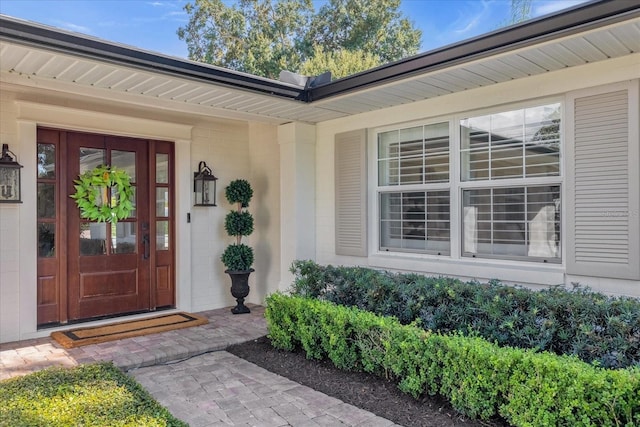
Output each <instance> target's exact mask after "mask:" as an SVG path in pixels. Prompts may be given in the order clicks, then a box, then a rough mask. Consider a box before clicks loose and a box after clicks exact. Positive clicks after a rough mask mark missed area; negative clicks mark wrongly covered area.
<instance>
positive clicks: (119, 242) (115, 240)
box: [111, 222, 137, 254]
mask: <svg viewBox="0 0 640 427" xmlns="http://www.w3.org/2000/svg"><path fill="white" fill-rule="evenodd" d="M136 227H137V223H136V222H118V223H117V224H111V245H112V250H113V253H115V254H132V253H135V252H136Z"/></svg>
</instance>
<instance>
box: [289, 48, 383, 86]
mask: <svg viewBox="0 0 640 427" xmlns="http://www.w3.org/2000/svg"><path fill="white" fill-rule="evenodd" d="M380 63H381V61H380V57H379V56H377V55H375V54H373V53H371V52H365V51H362V50H356V51H352V50H346V49H340V50H336V51H327V50H325V49H323V48H321V47H320V46H315V47H314V50H313V55H312V56H311V58H309V59H308V60H306V61H305V62H304V63H303V64H302V65H301V66H300V70H299V73H300V74H304V75H306V76H317V75H319V74H322V73H324V72H325V71H331V77H332V78H334V79H339V78H342V77H346V76H350V75H352V74H356V73H358V72H360V71H363V70H368V69H370V68H374V67H377V66H378V65H380Z"/></svg>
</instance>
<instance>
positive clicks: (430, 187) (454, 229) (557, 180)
mask: <svg viewBox="0 0 640 427" xmlns="http://www.w3.org/2000/svg"><path fill="white" fill-rule="evenodd" d="M553 103H560V109H561V123H562V127H561V136H560V138H561V140H560V144H561V150H560V159H559V168H560V173H559V175H558V176H550V177H533V178H508V179H498V180H492V181H462V179H461V176H460V174H461V170H462V167H461V156H460V152H461V150H460V143H461V141H460V140H461V138H460V122H461V120H463V119H465V118H468V117H474V116H481V115H487V114H495V113H499V112H504V111H511V110H517V109H522V108H531V107H535V106H541V105H546V104H553ZM566 104H567V103H566V94H563V95H561V96H552V97H542V98H531V99H527V100H524V101H518V102H514V103H505V104H499V105H493V106H490V107H486V108H481V109H473V110H468V111H463V112H459V113H456V114H451V115H447V116H437V117H427V118H425V119H423V120H413V121H409V122H401V123H395V124H393V125H385V126H380V127H376V128H370V129H369V130H368V135H367V136H368V141H369V142H368V144H367V157H368V159H369V167H368V183H369V185H368V191H369V194H372V195H373V196H372V197H369V201H368V207H367V208H368V214H369V218H372V219H373V220H372V221H369V224H368V233H369V236H370V239H369V254H370V255H369V263H370V265H371V266H374V267H381V268H391V269H398V270H404V269H406V270H416V271H430V272H434V273H438V274H449V275H450V274H452V270H451V268H452V267H451V265H455V266H456V267H455V271H456V272H459V274H456V275H460V276H468V277H472V278H473V277H476V276H477V275H478V271H479V269H480V270H482V269H483V268H484V267H489V270H487V271H490V269H491V268H509V269H510V270H512V271H515V270H518V271H520V272H521V273H522V274H521V275H520V274H518V275H516V278H515V279H514V280H520V281H521V282H523V283H524V282H528V283H545V284H559V283H564V269H565V262H566V259H567V258H566V250H567V248H566V224H567V221H566V175H565V172H566V170H567V167H566V164H565V162H566V157H567V156H566V154H565V150H566V149H567V148H566V147H567V143H566V124H567V109H566ZM442 122H448V123H449V136H450V137H449V161H450V163H449V173H450V176H449V182H448V183H434V184H419V185H407V186H400V185H394V186H378V134H379V133H381V132H386V131H390V130H396V129H403V128H409V127H412V126H426V125H430V124H435V123H442ZM535 185H560V197H561V203H562V208H561V211H560V224H561V227H560V257H561V259H560V260H559V261H558V262H554V263H544V262H542V261H539V260H537V259H536V260H528V259H526V257H524V258H519V259H504V258H493V257H482V256H476V257H469V256H463V255H462V238H463V235H462V232H461V230H462V227H463V224H462V221H463V216H462V209H463V206H462V191H463V190H465V189H470V188H491V187H505V186H535ZM446 188H449V190H450V203H451V204H450V208H451V212H450V224H451V227H450V239H451V242H450V254H449V255H436V254H431V253H418V252H404V251H398V252H392V251H383V250H380V210H379V209H380V206H379V200H380V196H379V193H380V192H383V191H394V190H395V191H411V190H420V191H422V190H424V191H434V190H440V189H446ZM416 262H417V263H418V265H416ZM447 266H448V267H447ZM528 272H535V273H533V274H530V273H528ZM536 274H537V275H542V276H538V277H535V276H536ZM510 276H513V275H510ZM517 276H522V277H517ZM480 277H493V276H486V275H485V276H483V275H480ZM545 277H546V278H545ZM498 278H499V277H498Z"/></svg>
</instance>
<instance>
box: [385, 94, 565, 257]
mask: <svg viewBox="0 0 640 427" xmlns="http://www.w3.org/2000/svg"><path fill="white" fill-rule="evenodd" d="M454 128H458V132H459V133H458V134H457V135H454V137H452V136H451V134H450V133H451V132H450V129H454ZM452 138H454V141H453V143H452V144H450V141H451V140H452ZM377 144H378V146H377V169H378V182H377V195H378V209H379V211H378V215H379V216H378V218H379V222H378V225H379V230H378V231H379V241H378V243H379V249H380V250H381V251H388V252H414V253H427V254H437V255H453V256H454V257H455V258H458V257H460V256H463V257H464V256H466V257H478V258H499V259H515V260H525V261H543V262H560V259H561V250H560V248H561V246H560V237H561V232H560V209H561V203H560V195H561V184H562V177H561V168H560V164H561V163H560V158H561V157H560V156H561V105H560V103H549V104H545V105H537V106H532V107H527V108H520V109H512V110H508V111H501V112H496V113H493V114H488V115H470V116H467V117H464V118H462V119H459V120H456V121H455V122H454V121H446V122H445V121H443V122H438V123H431V124H424V125H420V126H411V127H404V128H398V129H393V130H385V131H381V132H379V133H377ZM450 146H451V147H455V152H454V153H450V152H449V151H450V148H449V147H450ZM452 170H455V171H459V172H460V175H459V178H456V179H451V171H452ZM452 211H454V212H457V213H458V215H456V216H457V217H458V218H459V221H456V223H454V224H453V225H452V223H451V212H452ZM452 236H454V237H453V238H457V239H459V240H458V241H459V242H460V243H459V245H456V246H455V247H456V248H459V249H460V251H459V253H455V254H451V239H452ZM456 252H457V251H456Z"/></svg>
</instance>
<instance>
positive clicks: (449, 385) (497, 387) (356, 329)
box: [265, 294, 640, 426]
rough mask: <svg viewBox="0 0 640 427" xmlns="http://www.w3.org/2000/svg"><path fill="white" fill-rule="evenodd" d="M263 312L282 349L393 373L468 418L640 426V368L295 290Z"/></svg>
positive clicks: (415, 391) (403, 384) (273, 299)
mask: <svg viewBox="0 0 640 427" xmlns="http://www.w3.org/2000/svg"><path fill="white" fill-rule="evenodd" d="M265 316H266V319H267V326H268V331H269V332H268V333H269V335H268V336H269V338H270V340H271V343H272V344H273V345H274V346H276V347H277V348H281V349H285V350H293V349H296V348H302V349H303V350H304V351H305V353H306V356H307V357H308V358H310V359H319V360H322V359H329V360H331V361H332V363H333V364H334V365H335V366H336V367H338V368H341V369H345V370H353V371H359V370H361V371H364V372H370V373H373V374H376V375H379V376H382V377H386V378H390V379H392V380H393V381H396V382H397V383H398V386H399V388H400V389H401V390H403V391H404V392H406V393H408V394H410V395H412V396H414V397H416V398H419V397H421V396H423V395H425V394H428V395H441V396H444V397H445V398H447V399H448V400H449V401H450V402H451V404H452V405H453V407H454V408H455V409H456V410H458V411H460V412H461V413H463V414H466V415H468V416H471V417H475V418H479V419H483V420H484V419H491V418H492V417H495V416H497V415H499V416H501V417H502V418H503V419H505V420H506V421H507V422H508V423H510V424H512V425H515V426H635V425H640V368H638V367H633V368H625V369H605V368H601V367H597V366H594V365H592V364H588V363H585V362H583V361H581V360H579V359H577V358H576V357H574V356H558V355H555V354H552V353H549V352H539V351H536V350H532V349H519V348H512V347H501V346H498V345H497V344H494V343H490V342H488V341H486V340H485V339H482V338H479V337H470V336H463V335H462V334H460V333H453V334H440V333H435V332H430V331H425V330H424V329H422V328H420V327H417V326H416V325H415V324H410V325H402V324H401V323H400V322H399V321H398V320H397V319H395V318H393V317H386V316H378V315H376V314H373V313H371V312H368V311H364V310H360V309H358V308H355V307H344V306H340V305H336V304H334V303H331V302H328V301H320V300H317V299H310V298H303V297H298V296H285V295H282V294H272V295H270V296H269V297H268V298H267V309H266V312H265Z"/></svg>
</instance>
